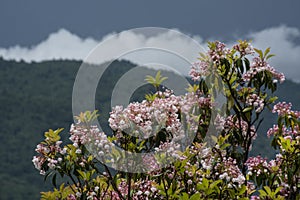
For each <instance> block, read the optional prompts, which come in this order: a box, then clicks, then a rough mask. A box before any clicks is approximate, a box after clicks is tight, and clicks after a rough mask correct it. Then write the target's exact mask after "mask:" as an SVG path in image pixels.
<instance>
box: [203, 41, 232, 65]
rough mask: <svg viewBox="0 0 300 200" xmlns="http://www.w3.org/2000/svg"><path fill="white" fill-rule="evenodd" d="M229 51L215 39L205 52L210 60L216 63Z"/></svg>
mask: <svg viewBox="0 0 300 200" xmlns="http://www.w3.org/2000/svg"><path fill="white" fill-rule="evenodd" d="M229 53H230V49H228V48H226V45H225V44H224V43H222V42H219V41H215V42H214V45H212V46H211V48H210V50H209V51H208V53H207V54H208V55H209V57H210V59H211V61H212V62H213V63H214V64H217V65H218V64H219V63H220V59H222V58H225V57H226V55H227V54H229Z"/></svg>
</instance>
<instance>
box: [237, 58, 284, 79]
mask: <svg viewBox="0 0 300 200" xmlns="http://www.w3.org/2000/svg"><path fill="white" fill-rule="evenodd" d="M262 71H269V72H270V73H271V74H272V76H273V77H274V78H275V79H277V80H279V81H280V83H282V82H283V81H284V80H285V76H284V74H283V73H280V72H277V71H276V70H275V69H274V68H273V67H271V66H270V65H269V64H268V63H267V62H266V61H264V60H262V59H261V58H260V57H255V58H253V63H252V65H251V66H250V70H249V71H247V72H246V73H245V74H244V75H243V80H244V81H250V80H251V79H252V78H253V77H254V76H255V75H256V74H257V73H259V72H262ZM277 80H274V82H277Z"/></svg>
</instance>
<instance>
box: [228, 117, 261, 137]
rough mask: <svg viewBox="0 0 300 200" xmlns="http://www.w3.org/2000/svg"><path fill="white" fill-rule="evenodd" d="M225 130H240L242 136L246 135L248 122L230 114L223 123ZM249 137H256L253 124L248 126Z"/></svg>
mask: <svg viewBox="0 0 300 200" xmlns="http://www.w3.org/2000/svg"><path fill="white" fill-rule="evenodd" d="M223 130H225V131H226V132H229V131H231V130H241V131H242V135H243V136H244V137H246V136H247V132H248V124H247V122H246V121H244V120H243V119H241V120H239V119H238V118H237V116H234V115H230V116H228V117H227V118H226V119H225V123H224V129H223ZM250 137H251V138H252V139H255V138H256V129H255V126H251V127H250Z"/></svg>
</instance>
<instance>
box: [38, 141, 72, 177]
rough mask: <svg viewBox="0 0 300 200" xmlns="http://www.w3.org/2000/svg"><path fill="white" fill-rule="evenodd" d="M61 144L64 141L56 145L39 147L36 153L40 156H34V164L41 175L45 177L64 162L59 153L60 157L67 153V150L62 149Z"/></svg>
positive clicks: (41, 145) (42, 144)
mask: <svg viewBox="0 0 300 200" xmlns="http://www.w3.org/2000/svg"><path fill="white" fill-rule="evenodd" d="M46 140H47V138H46ZM61 143H62V141H57V142H55V144H45V143H41V144H38V145H37V147H36V149H35V151H36V152H37V153H38V156H34V157H33V159H32V162H33V164H34V167H35V168H36V169H38V170H39V171H40V174H41V175H45V174H46V171H47V170H48V169H55V168H56V167H59V166H58V164H59V163H60V162H61V161H62V157H61V156H59V157H58V156H57V153H59V154H60V155H63V154H65V153H66V150H65V149H62V148H61V147H60V145H61Z"/></svg>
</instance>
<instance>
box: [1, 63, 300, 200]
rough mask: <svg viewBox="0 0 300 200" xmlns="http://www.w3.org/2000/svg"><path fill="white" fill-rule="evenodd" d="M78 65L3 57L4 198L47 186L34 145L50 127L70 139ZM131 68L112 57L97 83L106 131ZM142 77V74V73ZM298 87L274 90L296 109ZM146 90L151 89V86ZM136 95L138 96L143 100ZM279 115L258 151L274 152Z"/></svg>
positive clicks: (268, 118)
mask: <svg viewBox="0 0 300 200" xmlns="http://www.w3.org/2000/svg"><path fill="white" fill-rule="evenodd" d="M80 64H81V63H80V62H77V61H47V62H41V63H31V64H28V63H24V62H14V61H5V60H3V59H0V113H1V115H0V141H1V145H0V157H1V162H0V185H1V187H0V197H1V199H3V200H4V199H38V198H39V192H40V191H43V190H47V189H48V186H47V184H44V183H43V177H41V176H40V175H39V174H38V171H37V170H35V169H34V166H33V165H32V163H31V159H32V156H33V155H34V148H35V146H36V144H37V143H38V142H40V141H41V140H42V138H43V137H42V136H43V133H44V131H46V130H48V129H49V128H52V129H56V128H59V127H64V128H65V129H66V130H65V132H64V135H63V137H64V138H65V139H67V138H68V135H67V131H68V129H69V126H70V123H72V120H73V116H72V89H73V84H74V80H75V77H76V74H77V71H78V69H79V67H80ZM133 67H135V65H134V64H132V63H130V62H127V61H120V62H119V61H115V62H113V63H112V64H111V66H110V68H109V69H108V70H107V71H106V72H105V74H104V76H103V79H102V80H101V85H98V88H97V93H96V108H97V109H99V110H100V114H101V118H100V120H101V121H100V122H101V125H103V128H104V130H105V131H107V132H109V128H108V126H107V118H108V112H109V109H110V98H111V92H112V89H113V88H114V85H115V84H116V82H117V80H118V79H119V78H120V77H121V76H122V75H123V74H125V73H126V72H128V71H129V70H130V69H132V68H133ZM144 71H145V72H146V73H150V74H152V75H153V74H154V73H155V72H154V71H153V70H150V69H145V70H144ZM163 75H164V76H169V77H172V76H175V75H174V74H173V73H171V72H163ZM138 76H140V78H141V77H142V76H143V74H142V73H141V74H139V75H137V77H138ZM143 78H144V76H143V77H142V79H143ZM170 79H171V78H170ZM172 84H176V83H172ZM128 87H131V85H130V84H129V85H128ZM299 87H300V84H296V83H293V82H290V81H286V82H285V83H284V84H282V85H279V87H278V91H277V92H276V94H277V95H278V96H279V97H280V99H282V100H285V101H291V102H293V104H294V108H295V109H300V91H299ZM83 89H84V88H83ZM143 89H146V90H147V91H149V90H150V89H149V88H147V87H144V88H143ZM140 91H142V90H140ZM123 92H124V93H126V92H127V90H126V89H124V90H123ZM144 92H145V91H144ZM138 96H139V95H137V96H136V97H134V99H135V100H139V98H138ZM275 119H276V116H275V115H271V114H270V113H267V114H266V115H265V121H264V123H263V126H262V129H261V131H260V132H259V134H258V139H257V140H256V142H255V145H254V148H253V149H254V151H255V152H254V153H261V154H262V155H267V156H272V155H273V154H274V153H273V152H274V151H273V150H272V149H270V148H267V146H268V145H266V144H267V143H269V142H270V139H268V138H267V137H266V130H267V129H268V128H269V127H271V126H272V121H275Z"/></svg>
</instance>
